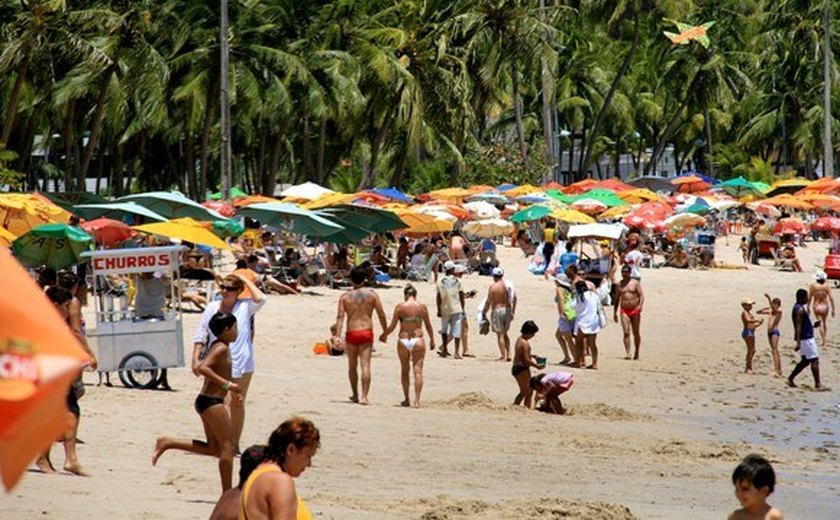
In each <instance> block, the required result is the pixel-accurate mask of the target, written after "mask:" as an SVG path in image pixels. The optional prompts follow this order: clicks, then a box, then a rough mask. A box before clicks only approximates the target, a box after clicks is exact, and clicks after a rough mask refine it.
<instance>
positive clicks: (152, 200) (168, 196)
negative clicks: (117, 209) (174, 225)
mask: <svg viewBox="0 0 840 520" xmlns="http://www.w3.org/2000/svg"><path fill="white" fill-rule="evenodd" d="M117 202H135V203H137V204H140V205H141V206H143V207H144V208H147V209H150V210H152V211H154V212H155V213H157V214H159V215H162V216H163V217H165V218H168V219H173V218H182V217H191V218H194V219H196V220H209V221H213V220H224V219H225V217H224V216H223V215H220V214H219V212H217V211H214V210H212V209H209V208H205V207H204V206H202V205H201V204H199V203H198V202H195V201H194V200H191V199H189V198H187V196H186V195H184V194H183V193H180V192H177V191H171V192H170V191H150V192H148V193H138V194H136V195H126V196H125V197H121V198H119V199H117Z"/></svg>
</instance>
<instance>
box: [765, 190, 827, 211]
mask: <svg viewBox="0 0 840 520" xmlns="http://www.w3.org/2000/svg"><path fill="white" fill-rule="evenodd" d="M761 203H762V204H770V205H771V206H776V207H780V208H791V209H813V207H814V206H812V205H811V204H810V203H808V202H805V201H804V200H801V199H799V198H797V197H794V196H793V195H790V194H788V193H785V194H782V195H776V196H774V197H770V198H769V199H764V200H762V201H761Z"/></svg>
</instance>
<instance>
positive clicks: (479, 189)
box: [467, 184, 496, 193]
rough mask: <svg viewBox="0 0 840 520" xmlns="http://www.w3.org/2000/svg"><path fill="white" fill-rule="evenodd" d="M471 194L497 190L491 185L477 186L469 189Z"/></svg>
mask: <svg viewBox="0 0 840 520" xmlns="http://www.w3.org/2000/svg"><path fill="white" fill-rule="evenodd" d="M467 189H468V190H469V192H470V193H486V192H488V191H495V190H496V188H494V187H493V186H490V185H489V184H476V185H474V186H470V187H469V188H467Z"/></svg>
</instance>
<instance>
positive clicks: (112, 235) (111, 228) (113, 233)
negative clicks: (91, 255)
mask: <svg viewBox="0 0 840 520" xmlns="http://www.w3.org/2000/svg"><path fill="white" fill-rule="evenodd" d="M81 227H82V229H84V230H85V231H87V232H88V234H90V235H91V236H92V237H93V239H94V240H95V241H96V243H97V244H102V245H104V246H107V247H112V246H115V245H117V244H121V243H122V242H125V241H126V240H128V239H129V238H131V237H133V236H134V235H136V234H137V232H136V231H134V230H133V229H131V228H130V227H128V226H127V225H126V224H123V223H122V222H120V221H119V220H114V219H110V218H105V217H100V218H98V219H95V220H88V221H87V222H82V224H81Z"/></svg>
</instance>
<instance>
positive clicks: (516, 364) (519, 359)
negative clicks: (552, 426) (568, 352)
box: [510, 320, 545, 408]
mask: <svg viewBox="0 0 840 520" xmlns="http://www.w3.org/2000/svg"><path fill="white" fill-rule="evenodd" d="M539 330H540V329H539V327H537V324H536V323H534V322H533V321H531V320H528V321H526V322H525V323H523V324H522V328H521V329H520V332H521V334H522V335H521V336H519V337H518V338H516V344H515V345H514V355H513V366H512V367H511V369H510V375H512V376H513V377H514V378H515V379H516V383H517V384H518V385H519V393H518V394H516V398H515V399H514V400H513V404H514V405H518V404H520V403H522V405H523V406H525V407H527V408H530V407H531V396H532V394H533V392H532V391H531V387H530V385H529V384H528V381H529V380H530V379H531V367H534V368H536V369H540V368H545V365H544V364H543V365H540V364H538V363H535V360H536V359H537V357H536V356H534V355H532V354H531V344H530V343H528V340H530V339H531V338H533V337H534V336H535V335H536V334H537V332H538V331H539Z"/></svg>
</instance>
